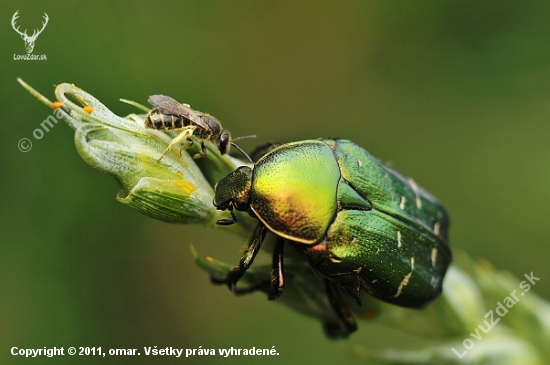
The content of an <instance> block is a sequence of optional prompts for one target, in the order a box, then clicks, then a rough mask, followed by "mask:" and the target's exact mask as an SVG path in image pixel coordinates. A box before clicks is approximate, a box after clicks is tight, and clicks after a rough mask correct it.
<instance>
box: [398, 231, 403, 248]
mask: <svg viewBox="0 0 550 365" xmlns="http://www.w3.org/2000/svg"><path fill="white" fill-rule="evenodd" d="M401 246H402V245H401V231H397V248H401Z"/></svg>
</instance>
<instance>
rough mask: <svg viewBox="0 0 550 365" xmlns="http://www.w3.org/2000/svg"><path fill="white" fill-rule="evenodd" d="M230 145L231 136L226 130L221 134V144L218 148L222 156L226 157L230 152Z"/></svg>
mask: <svg viewBox="0 0 550 365" xmlns="http://www.w3.org/2000/svg"><path fill="white" fill-rule="evenodd" d="M230 144H231V135H230V134H229V132H228V131H227V130H226V129H224V130H222V133H221V134H220V143H219V146H218V148H219V149H220V153H221V154H222V155H225V154H226V153H227V152H229V147H230Z"/></svg>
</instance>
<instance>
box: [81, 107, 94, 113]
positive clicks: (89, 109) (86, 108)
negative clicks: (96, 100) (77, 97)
mask: <svg viewBox="0 0 550 365" xmlns="http://www.w3.org/2000/svg"><path fill="white" fill-rule="evenodd" d="M82 109H83V110H84V111H85V112H86V113H88V114H92V112H93V111H94V108H92V107H91V106H89V105H86V106H85V107H84V108H82Z"/></svg>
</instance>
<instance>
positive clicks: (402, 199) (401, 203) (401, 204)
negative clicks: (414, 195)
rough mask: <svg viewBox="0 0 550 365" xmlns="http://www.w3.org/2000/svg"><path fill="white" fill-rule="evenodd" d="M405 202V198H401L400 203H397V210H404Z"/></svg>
mask: <svg viewBox="0 0 550 365" xmlns="http://www.w3.org/2000/svg"><path fill="white" fill-rule="evenodd" d="M405 200H406V199H405V197H404V196H402V197H401V201H400V202H399V208H401V210H403V209H405Z"/></svg>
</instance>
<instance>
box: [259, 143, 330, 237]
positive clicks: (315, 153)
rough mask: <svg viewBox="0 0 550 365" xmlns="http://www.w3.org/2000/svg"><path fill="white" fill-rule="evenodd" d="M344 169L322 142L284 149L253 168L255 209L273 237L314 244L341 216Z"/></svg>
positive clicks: (301, 144) (280, 149)
mask: <svg viewBox="0 0 550 365" xmlns="http://www.w3.org/2000/svg"><path fill="white" fill-rule="evenodd" d="M339 180H340V170H339V167H338V164H337V163H336V160H335V159H334V154H333V153H332V150H331V149H330V147H329V146H328V145H327V144H326V143H323V142H321V141H302V142H297V143H289V144H285V145H283V146H281V147H278V148H276V149H274V150H273V151H271V152H270V153H268V154H267V155H265V156H264V157H263V158H261V159H260V160H259V161H258V162H257V163H256V165H255V166H254V175H253V178H252V187H251V190H250V196H249V199H250V200H249V201H250V208H251V209H252V211H253V212H254V213H255V214H256V216H257V217H258V219H260V220H261V221H262V222H263V223H264V224H265V225H266V226H267V227H268V228H269V229H270V230H271V231H272V232H274V233H276V234H277V235H279V236H281V237H284V238H287V239H289V240H292V241H295V242H300V243H304V244H312V243H315V242H318V241H319V240H321V239H322V238H323V237H324V235H325V233H326V232H327V229H328V227H329V225H330V224H331V222H332V220H333V219H334V216H335V215H336V209H337V206H338V204H337V200H336V192H337V187H338V181H339Z"/></svg>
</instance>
